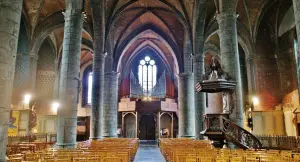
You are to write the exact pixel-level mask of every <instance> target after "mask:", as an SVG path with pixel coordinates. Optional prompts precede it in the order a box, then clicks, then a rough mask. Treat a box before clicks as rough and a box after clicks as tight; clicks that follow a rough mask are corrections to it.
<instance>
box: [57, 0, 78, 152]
mask: <svg viewBox="0 0 300 162" xmlns="http://www.w3.org/2000/svg"><path fill="white" fill-rule="evenodd" d="M81 3H82V1H81V0H69V1H68V0H67V1H66V6H67V7H66V12H65V27H64V41H63V54H62V64H61V71H60V76H61V77H60V86H59V101H60V103H61V107H60V108H59V109H58V113H57V114H58V126H57V143H56V146H57V147H59V148H74V147H75V146H76V135H77V134H76V133H77V132H76V127H77V106H78V93H79V86H80V85H79V83H80V80H79V72H80V51H81V32H82V26H83V15H82V13H81V6H82V4H81Z"/></svg>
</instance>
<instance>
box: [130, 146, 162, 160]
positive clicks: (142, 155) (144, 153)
mask: <svg viewBox="0 0 300 162" xmlns="http://www.w3.org/2000/svg"><path fill="white" fill-rule="evenodd" d="M134 162H166V160H165V158H164V157H163V155H162V154H161V152H160V150H159V148H158V146H157V144H140V147H139V149H138V151H137V153H136V155H135V158H134Z"/></svg>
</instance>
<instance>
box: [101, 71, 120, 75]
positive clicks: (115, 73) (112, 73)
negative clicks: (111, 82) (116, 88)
mask: <svg viewBox="0 0 300 162" xmlns="http://www.w3.org/2000/svg"><path fill="white" fill-rule="evenodd" d="M119 74H120V72H116V71H111V72H105V73H104V75H107V76H109V75H110V76H113V75H117V76H118V75H119Z"/></svg>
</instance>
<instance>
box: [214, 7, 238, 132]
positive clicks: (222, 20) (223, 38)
mask: <svg viewBox="0 0 300 162" xmlns="http://www.w3.org/2000/svg"><path fill="white" fill-rule="evenodd" d="M217 21H218V24H219V37H220V53H221V60H222V68H223V70H224V71H225V72H227V73H228V74H229V76H230V77H231V79H232V80H234V81H236V82H237V85H236V89H235V91H234V92H233V98H234V99H233V107H234V108H233V110H231V114H230V119H231V120H233V121H234V122H235V123H236V124H238V125H239V126H241V127H243V126H244V120H243V114H244V108H243V107H244V105H243V94H242V80H241V67H240V60H239V52H238V40H237V29H236V13H235V12H233V11H231V10H229V11H227V12H225V11H224V12H221V13H220V14H218V15H217Z"/></svg>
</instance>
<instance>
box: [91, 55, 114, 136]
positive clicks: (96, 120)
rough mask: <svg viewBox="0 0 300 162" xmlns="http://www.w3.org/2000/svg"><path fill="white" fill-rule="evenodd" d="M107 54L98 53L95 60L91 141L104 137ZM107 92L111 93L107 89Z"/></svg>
mask: <svg viewBox="0 0 300 162" xmlns="http://www.w3.org/2000/svg"><path fill="white" fill-rule="evenodd" d="M104 61H105V54H103V53H100V52H96V50H95V53H94V59H93V89H92V107H91V126H90V139H100V138H101V137H102V122H101V121H102V120H103V119H102V118H103V93H104ZM107 91H110V90H108V89H107Z"/></svg>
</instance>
